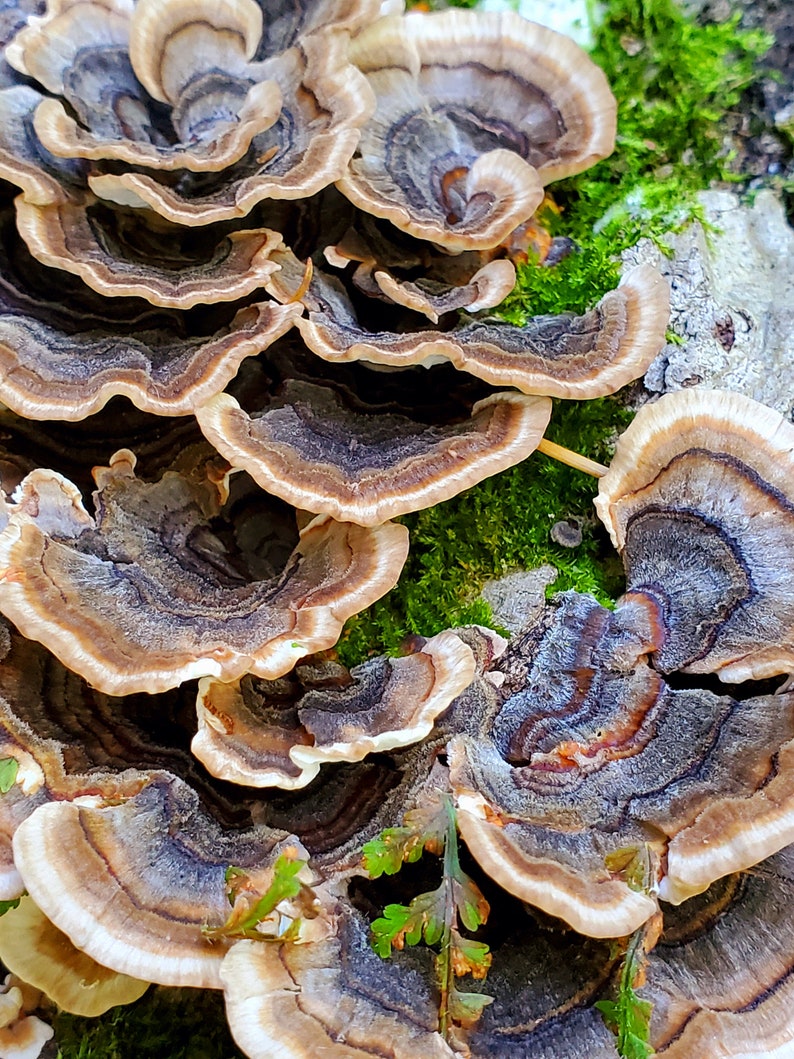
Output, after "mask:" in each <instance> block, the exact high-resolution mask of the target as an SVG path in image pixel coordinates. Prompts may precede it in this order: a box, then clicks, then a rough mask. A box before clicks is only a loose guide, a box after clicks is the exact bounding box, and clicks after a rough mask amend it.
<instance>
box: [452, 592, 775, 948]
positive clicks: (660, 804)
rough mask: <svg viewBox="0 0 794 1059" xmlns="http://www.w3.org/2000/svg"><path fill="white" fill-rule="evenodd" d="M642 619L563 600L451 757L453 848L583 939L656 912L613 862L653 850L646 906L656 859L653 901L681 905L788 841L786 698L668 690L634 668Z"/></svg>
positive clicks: (630, 926)
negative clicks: (494, 705) (463, 849)
mask: <svg viewBox="0 0 794 1059" xmlns="http://www.w3.org/2000/svg"><path fill="white" fill-rule="evenodd" d="M644 620H645V615H644V612H643V608H641V607H636V606H634V605H632V604H631V603H625V604H624V605H623V606H622V607H620V608H618V610H617V611H616V612H614V613H612V612H609V611H606V610H604V609H602V608H601V607H599V605H598V604H596V602H595V601H594V600H593V599H592V598H591V597H587V596H578V595H576V594H573V593H571V594H565V595H564V596H563V597H561V602H560V604H559V606H558V608H557V609H556V611H554V612H553V613H550V614H548V615H547V616H546V617H545V618H544V619H542V621H541V622H540V623H539V625H538V626H536V627H532V628H530V629H529V630H528V631H527V633H526V634H525V635H524V637H523V638H522V639H521V640H519V641H518V642H514V644H512V645H511V647H510V648H509V649H508V652H507V654H506V655H505V657H504V660H503V661H502V662H500V663H499V666H498V668H499V669H502V670H504V672H505V673H507V674H508V679H507V682H506V683H505V685H504V687H503V688H502V689H501V690H500V692H499V695H500V696H501V699H500V706H499V708H498V709H497V710H495V711H492V712H491V713H490V714H488V713H486V715H485V716H486V718H487V723H486V724H485V725H484V729H483V733H482V735H481V736H476V735H467V736H459V737H456V738H454V739H453V740H452V742H451V743H450V747H449V759H450V770H451V771H450V779H451V784H452V789H453V791H454V792H455V794H456V797H457V803H458V808H459V812H458V818H459V825H460V829H461V834H462V835H463V837H464V839H465V841H466V843H467V845H468V847H469V849H470V850H471V852H472V853H473V855H474V856H475V857H476V858H477V860H478V861H479V862H480V864H481V865H482V866H483V868H484V869H485V870H486V872H487V873H488V874H489V875H490V876H491V877H492V878H494V879H495V880H496V881H497V882H498V883H499V884H500V885H501V886H503V887H504V888H505V889H507V890H509V891H510V892H511V893H515V894H517V895H518V896H520V897H521V898H522V899H523V900H526V901H529V902H530V903H531V904H534V905H537V906H539V907H540V908H542V909H544V911H547V912H550V913H551V914H553V915H557V916H559V917H560V918H562V919H565V920H566V921H567V922H569V923H570V924H571V925H572V926H573V927H574V928H575V929H576V930H579V931H580V932H581V933H584V934H588V935H592V936H595V937H609V936H618V935H624V934H628V933H630V932H631V931H633V930H635V929H636V928H637V927H638V926H639V925H640V924H641V923H642V922H644V920H645V919H647V918H648V916H649V915H650V914H651V913H652V912H653V910H654V908H655V901H654V899H653V897H652V896H651V894H650V893H648V892H643V891H642V889H632V888H631V886H630V885H629V883H628V882H627V880H626V878H625V877H624V876H622V875H621V873H620V871H618V870H616V869H615V868H614V860H613V856H612V855H614V854H616V853H618V851H621V850H635V851H636V853H637V855H638V856H643V855H644V854H643V851H644V850H645V849H647V850H648V851H649V856H650V861H649V864H648V870H647V886H648V889H649V890H651V891H652V890H653V889H654V888H655V884H656V880H657V874H656V869H655V867H654V857H655V856H657V855H660V854H663V853H664V852H665V851H666V852H667V863H666V866H665V868H664V870H663V872H662V882H661V892H662V894H663V896H665V897H666V898H668V899H669V898H672V899H673V900H676V901H680V900H683V899H684V897H686V896H689V895H690V894H692V893H696V892H699V891H700V890H703V889H705V888H706V887H707V886H708V885H709V884H710V883H711V882H712V881H713V880H714V879H715V878H718V877H720V876H721V875H724V874H726V873H728V872H731V871H735V870H737V869H739V868H746V867H749V866H750V865H752V864H754V863H756V862H757V861H758V860H761V859H762V858H763V857H765V856H767V855H768V854H769V853H771V852H773V851H775V850H777V849H780V848H781V847H782V846H784V845H785V844H787V843H788V842H791V841H792V839H794V798H793V797H792V793H791V792H792V790H794V786H793V785H792V778H793V774H792V768H794V695H791V694H788V695H781V696H758V697H756V698H752V699H746V700H740V701H737V700H734V699H732V698H730V697H728V696H723V697H719V696H717V695H714V694H712V693H711V692H708V691H698V690H695V689H691V690H682V691H673V690H671V689H670V688H668V687H667V686H666V685H665V684H664V682H663V680H662V678H661V677H660V676H659V675H658V674H657V673H655V672H654V671H653V670H651V669H650V668H649V667H648V666H647V664H646V662H645V661H644V656H646V655H647V654H648V652H649V650H650V649H651V647H652V642H651V641H650V640H649V639H648V638H647V628H645V627H643V622H644ZM511 673H512V674H513V677H512V678H511V676H510V674H511ZM467 694H468V692H465V693H464V695H463V696H462V698H461V704H459V705H458V707H457V708H458V710H459V711H460V710H463V709H464V708H465V700H466V696H467ZM668 843H669V844H668ZM628 859H629V860H630V859H631V856H630V855H629V857H628ZM629 881H630V880H629Z"/></svg>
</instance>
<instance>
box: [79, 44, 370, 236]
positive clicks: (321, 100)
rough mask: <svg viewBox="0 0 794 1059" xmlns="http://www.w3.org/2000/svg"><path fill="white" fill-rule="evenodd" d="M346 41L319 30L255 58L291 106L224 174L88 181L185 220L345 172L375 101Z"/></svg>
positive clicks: (230, 211) (303, 189) (222, 216)
mask: <svg viewBox="0 0 794 1059" xmlns="http://www.w3.org/2000/svg"><path fill="white" fill-rule="evenodd" d="M347 47H348V37H347V34H345V33H342V32H339V31H336V30H334V29H329V30H323V31H318V32H316V33H311V34H309V35H308V36H306V37H304V38H302V39H301V41H300V43H299V45H296V46H295V47H293V48H290V49H288V50H287V51H285V52H282V53H280V54H277V55H274V56H273V57H272V58H269V59H266V60H265V61H264V62H263V63H262V64H261V67H262V68H261V69H260V70H258V71H257V72H256V74H255V76H256V77H257V78H261V79H264V80H271V81H273V82H275V83H276V84H277V85H278V87H279V90H280V91H281V95H282V99H284V100H288V101H289V107H288V108H286V107H285V108H284V109H283V110H282V113H281V115H280V116H279V118H278V120H277V121H276V122H275V123H274V124H273V125H272V126H271V127H270V128H269V129H268V130H267V131H266V132H263V133H261V134H259V135H257V136H255V137H254V139H253V141H252V144H251V147H250V149H249V151H248V153H247V154H246V156H245V157H244V158H243V159H241V160H240V162H238V163H237V164H236V165H235V166H234V167H232V169H231V170H230V171H229V172H228V173H227V174H224V173H223V172H221V173H218V174H216V178H215V180H210V178H209V177H208V176H206V175H202V174H199V175H197V176H196V177H195V178H194V177H192V176H191V175H190V174H185V176H184V177H183V179H182V180H181V181H180V182H179V183H178V184H175V185H171V184H168V183H163V182H160V181H158V180H157V178H156V175H154V174H147V173H134V172H124V173H119V174H115V173H102V174H92V175H90V176H89V177H88V184H89V186H90V188H91V189H92V190H93V191H94V193H95V194H96V195H97V196H98V197H99V198H104V199H107V200H108V201H110V202H118V203H120V204H122V205H125V204H127V205H132V206H137V207H140V206H146V207H148V208H150V209H152V210H154V211H155V212H156V213H159V214H160V215H161V216H163V217H166V218H167V219H168V220H171V221H173V222H175V223H176V224H186V225H205V224H211V223H214V222H216V221H223V220H233V219H234V218H237V217H242V216H245V215H246V214H247V213H249V212H250V211H251V209H252V208H253V207H254V206H255V205H256V204H257V203H258V202H261V201H262V200H263V199H267V198H274V199H301V198H308V197H309V196H310V195H314V194H316V193H317V192H319V191H321V190H322V189H323V188H325V187H326V186H327V185H329V184H330V183H332V182H333V181H334V180H336V179H338V177H339V176H340V175H341V174H342V173H343V172H344V169H345V166H346V165H347V162H348V160H349V159H350V156H351V155H352V153H353V151H354V150H355V147H356V144H357V143H358V139H359V130H360V127H361V126H362V125H363V124H364V122H365V121H366V120H367V118H368V117H369V115H370V114H371V113H372V109H373V106H374V101H373V99H372V95H371V92H370V90H369V88H368V86H367V83H366V81H365V79H364V77H363V75H362V74H361V73H360V72H359V71H358V70H357V69H356V68H355V67H354V66H352V65H351V64H350V63H349V62H348V59H347Z"/></svg>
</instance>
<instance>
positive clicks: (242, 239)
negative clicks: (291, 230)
mask: <svg viewBox="0 0 794 1059" xmlns="http://www.w3.org/2000/svg"><path fill="white" fill-rule="evenodd" d="M16 221H17V228H18V230H19V233H20V235H21V236H22V238H23V239H24V240H25V242H26V244H27V247H28V250H29V251H30V252H31V254H32V255H33V257H35V258H36V260H37V261H40V262H41V263H42V264H44V265H49V266H50V267H51V268H59V269H65V270H66V271H67V272H71V273H73V274H74V275H76V276H79V277H80V278H81V279H82V280H83V281H84V282H85V283H87V284H88V286H89V287H91V288H92V289H93V290H95V291H98V292H99V293H100V294H105V295H110V296H111V297H137V298H144V299H145V300H146V301H147V302H149V303H151V304H152V305H162V306H165V307H168V308H172V309H190V308H192V307H193V306H194V305H199V304H205V305H206V304H212V303H216V302H229V301H236V300H237V299H238V298H243V297H245V296H247V295H249V294H253V292H254V291H255V290H257V288H259V287H262V286H263V284H264V282H265V280H266V279H267V278H268V277H269V276H270V275H271V274H272V273H273V272H275V271H276V269H278V268H279V265H278V264H277V263H276V262H275V261H272V260H271V259H270V254H271V253H272V251H273V250H275V249H277V248H278V247H280V246H281V235H280V233H279V232H273V231H270V230H269V229H268V228H259V229H253V230H250V231H227V232H217V233H213V237H212V238H210V239H206V238H205V239H202V240H198V241H196V240H195V239H193V240H190V239H189V240H185V238H184V236H185V229H184V228H180V227H178V226H176V225H171V224H169V223H168V222H167V221H163V220H162V218H160V217H158V216H157V215H156V214H150V213H148V211H147V212H146V213H144V214H143V216H141V211H133V212H132V214H131V215H130V211H121V210H119V209H116V210H113V211H111V210H109V209H108V208H107V207H104V206H103V204H102V203H99V202H98V201H97V200H96V199H95V198H94V196H93V195H86V196H84V197H83V200H82V201H80V202H78V201H76V200H75V199H74V198H71V199H69V200H66V201H63V202H59V203H53V204H51V205H49V206H36V205H33V204H32V203H29V202H26V201H25V199H24V197H22V196H20V197H19V198H18V199H17V201H16ZM138 235H144V237H145V239H146V256H145V257H143V256H141V254H140V251H139V249H138V248H137V247H136V245H135V239H136V236H138ZM207 244H209V245H207Z"/></svg>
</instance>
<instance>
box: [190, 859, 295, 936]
mask: <svg viewBox="0 0 794 1059" xmlns="http://www.w3.org/2000/svg"><path fill="white" fill-rule="evenodd" d="M306 864H307V862H306V861H305V860H300V859H299V858H298V857H297V856H296V855H294V853H293V852H291V851H289V850H288V851H286V852H285V853H282V854H281V856H280V857H279V858H278V860H277V861H276V863H275V865H274V867H273V879H272V881H271V883H270V886H268V888H267V890H266V891H265V892H264V893H263V894H262V895H261V896H260V897H256V896H255V891H254V890H253V889H252V887H251V884H250V880H249V876H248V873H247V872H246V871H244V870H243V869H242V868H235V867H233V866H232V865H230V866H229V867H228V868H227V869H226V876H225V878H226V886H227V891H228V898H229V904H230V905H231V906H232V911H231V912H230V913H229V918H228V919H227V920H226V922H225V923H224V924H223V926H221V927H204V928H203V930H202V934H203V935H204V937H205V938H207V939H209V940H210V941H212V940H215V939H217V938H249V939H251V940H253V941H294V940H295V939H296V938H297V937H298V935H299V933H300V928H301V923H302V917H295V918H290V917H289V916H288V915H287V913H285V912H281V911H280V910H279V908H278V906H279V905H280V904H281V903H282V902H284V901H297V903H298V904H299V905H300V906H301V909H302V912H303V915H304V916H305V917H306V918H307V919H310V918H313V916H314V915H316V908H315V904H316V900H315V896H314V891H313V890H312V888H311V887H310V886H307V885H306V883H304V882H303V881H302V880H301V879H300V878H299V877H298V876H299V875H300V872H301V870H302V869H303V868H305V867H306ZM282 915H284V916H286V917H287V918H289V919H290V922H289V925H288V926H287V927H286V928H285V929H283V930H282V929H281V924H280V919H281V917H282ZM262 923H268V924H270V925H272V926H274V927H275V932H271V933H263V932H262V931H261V930H259V929H258V928H259V925H260V924H262Z"/></svg>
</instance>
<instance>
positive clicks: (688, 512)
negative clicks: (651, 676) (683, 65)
mask: <svg viewBox="0 0 794 1059" xmlns="http://www.w3.org/2000/svg"><path fill="white" fill-rule="evenodd" d="M792 482H794V426H792V424H791V423H789V422H788V421H787V420H785V419H784V418H783V416H781V415H780V414H779V413H777V412H775V411H773V410H772V409H770V408H767V407H765V406H764V405H761V404H759V403H758V402H757V401H753V400H752V399H750V398H749V397H744V396H742V395H740V394H737V393H730V392H728V391H723V390H702V389H692V390H682V391H679V392H677V393H672V394H668V395H666V396H665V397H662V398H661V400H660V401H658V402H656V403H655V404H651V405H646V406H645V407H643V408H642V409H640V411H639V412H638V414H637V416H636V418H635V419H634V421H633V422H632V423H631V424H630V426H629V427H628V429H627V430H626V431H625V433H624V434H623V435H622V436H621V438H620V440H619V441H618V444H617V449H616V452H615V456H614V459H613V460H612V464H611V466H610V469H609V471H608V473H607V474H606V475H605V476H604V477H603V478H602V479H601V481H600V483H599V495H598V498H597V499H596V501H595V503H596V509H597V511H598V513H599V515H600V517H601V520H602V521H603V522H604V524H605V525H606V527H607V529H608V530H609V532H610V535H611V537H612V540H613V541H614V543H615V546H616V547H617V549H618V551H620V552H621V554H622V555H623V560H624V564H625V566H626V580H627V587H628V589H629V591H630V592H633V593H637V594H638V595H641V596H643V597H644V598H646V599H647V600H648V601H649V604H650V605H651V607H652V608H655V609H656V611H657V615H658V621H659V623H660V624H661V626H662V627H663V629H664V635H663V637H662V641H661V644H660V645H659V646H658V649H657V650H656V654H655V658H656V661H657V664H658V665H659V667H660V668H661V669H662V670H663V671H665V672H670V671H673V670H677V669H680V670H682V671H684V672H688V673H716V674H717V675H718V676H719V677H720V679H721V680H725V681H729V682H738V681H742V680H748V679H754V680H758V679H763V678H765V677H770V676H775V675H777V674H779V673H791V672H792V671H794V488H793V487H792Z"/></svg>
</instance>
